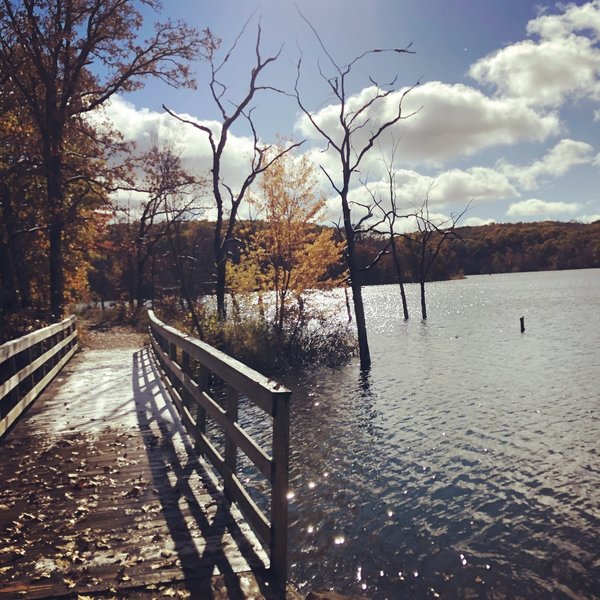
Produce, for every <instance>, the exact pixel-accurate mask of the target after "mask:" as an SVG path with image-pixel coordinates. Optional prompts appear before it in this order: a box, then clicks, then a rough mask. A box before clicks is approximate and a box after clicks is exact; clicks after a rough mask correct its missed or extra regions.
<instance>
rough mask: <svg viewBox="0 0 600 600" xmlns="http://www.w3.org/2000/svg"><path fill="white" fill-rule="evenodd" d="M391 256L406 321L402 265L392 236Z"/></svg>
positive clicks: (406, 307)
mask: <svg viewBox="0 0 600 600" xmlns="http://www.w3.org/2000/svg"><path fill="white" fill-rule="evenodd" d="M392 258H393V259H394V268H395V269H396V276H397V277H398V283H399V285H400V296H401V298H402V310H403V311H404V320H405V321H408V304H407V302H406V292H405V290H404V276H403V275H402V265H401V264H400V257H399V256H398V250H397V248H396V240H395V238H393V237H392Z"/></svg>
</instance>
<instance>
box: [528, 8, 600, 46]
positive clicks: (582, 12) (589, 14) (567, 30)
mask: <svg viewBox="0 0 600 600" xmlns="http://www.w3.org/2000/svg"><path fill="white" fill-rule="evenodd" d="M576 31H588V32H590V33H591V34H592V35H593V37H594V38H595V39H596V40H597V39H598V38H599V36H600V0H592V1H591V2H587V3H585V4H583V5H581V6H578V5H577V4H573V3H571V4H568V5H566V6H565V7H564V11H563V12H562V13H560V14H542V15H540V16H538V17H537V18H536V19H533V20H531V21H530V22H529V23H528V24H527V33H529V34H538V35H539V36H540V37H542V38H546V39H552V38H556V37H565V36H568V35H570V34H572V33H574V32H576Z"/></svg>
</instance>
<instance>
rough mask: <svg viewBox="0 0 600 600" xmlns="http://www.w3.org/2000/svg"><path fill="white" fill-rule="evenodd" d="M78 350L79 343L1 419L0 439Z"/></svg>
mask: <svg viewBox="0 0 600 600" xmlns="http://www.w3.org/2000/svg"><path fill="white" fill-rule="evenodd" d="M76 351H77V345H75V346H73V347H72V348H71V349H70V350H69V352H68V353H67V354H65V356H63V357H62V358H61V360H60V361H59V362H58V363H57V364H56V365H54V367H52V369H51V370H50V371H48V372H47V373H46V375H45V376H44V378H43V379H42V380H40V381H39V382H38V383H37V384H36V385H35V386H34V387H33V388H32V389H31V390H30V391H29V392H28V393H27V394H26V395H25V396H23V397H22V398H21V399H20V400H19V402H18V403H17V404H16V405H15V406H14V407H13V408H12V409H11V410H10V412H9V413H8V414H7V415H5V416H4V417H3V418H2V419H0V439H1V438H2V437H3V436H4V434H5V433H6V432H7V431H8V429H10V427H11V425H12V424H13V423H14V422H15V421H16V420H17V419H18V418H19V416H20V415H21V414H22V413H23V412H24V411H25V410H26V409H27V407H28V406H29V405H30V404H31V403H32V402H33V401H34V400H35V399H36V398H37V396H38V395H39V394H40V392H41V391H42V390H43V389H44V388H45V387H46V386H47V385H48V384H49V383H50V382H51V381H52V379H54V377H55V376H56V375H57V374H58V372H59V371H60V370H61V369H62V368H63V367H64V366H65V365H66V364H67V363H68V362H69V360H70V359H71V357H72V356H73V354H75V352H76Z"/></svg>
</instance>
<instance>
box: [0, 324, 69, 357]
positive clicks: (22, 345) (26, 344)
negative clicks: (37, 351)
mask: <svg viewBox="0 0 600 600" xmlns="http://www.w3.org/2000/svg"><path fill="white" fill-rule="evenodd" d="M75 320H76V318H75V316H70V317H68V318H67V319H64V320H63V321H61V322H60V323H54V324H53V325H48V327H43V328H42V329H38V330H37V331H33V332H32V333H28V334H27V335H24V336H23V337H20V338H17V339H16V340H10V341H9V342H5V343H4V344H2V345H0V362H4V361H5V360H7V359H9V358H10V357H11V356H14V355H15V354H19V352H22V351H23V350H27V348H31V346H34V345H35V344H37V343H39V342H41V341H42V340H45V339H47V338H49V337H51V336H53V335H55V334H57V333H58V332H60V331H62V330H63V329H66V328H67V327H70V326H71V325H73V324H74V323H75Z"/></svg>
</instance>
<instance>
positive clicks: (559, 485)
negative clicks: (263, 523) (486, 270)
mask: <svg viewBox="0 0 600 600" xmlns="http://www.w3.org/2000/svg"><path fill="white" fill-rule="evenodd" d="M427 292H428V308H429V319H428V321H427V322H426V323H424V322H422V321H421V319H420V314H419V304H418V289H417V287H416V286H408V295H409V302H410V311H411V319H410V320H409V321H408V322H404V321H403V319H402V307H401V304H400V295H399V291H398V288H397V287H396V286H382V287H371V288H367V289H365V290H364V294H365V302H366V311H367V321H368V329H369V341H370V346H371V353H372V359H373V367H372V369H371V371H370V373H369V374H368V375H363V376H361V375H360V371H359V368H358V364H357V361H356V360H355V361H353V362H352V363H351V364H349V365H347V366H345V367H343V368H339V369H335V370H332V369H328V368H322V369H318V370H314V371H312V372H310V373H307V374H303V375H301V376H298V375H296V376H290V377H289V378H288V379H287V381H286V382H285V383H286V384H287V385H288V386H289V387H290V388H291V389H292V390H293V397H292V411H291V419H292V422H291V432H292V433H291V486H292V489H293V493H294V497H293V498H292V500H291V504H290V521H291V532H290V535H291V539H290V563H291V577H292V580H293V581H294V583H295V584H296V586H297V587H298V588H300V590H301V591H305V592H306V591H308V590H309V589H313V590H314V589H323V588H334V589H336V590H337V591H339V592H345V593H355V594H361V595H365V596H367V597H369V598H375V599H377V598H390V599H395V598H430V597H431V598H434V597H441V598H600V458H599V451H598V444H599V442H598V440H599V439H600V351H599V349H598V342H599V341H600V315H599V312H598V311H599V299H600V270H583V271H568V272H552V273H522V274H509V275H494V276H477V277H469V278H467V279H465V280H461V281H449V282H440V283H432V284H430V285H429V286H428V288H427ZM342 312H343V311H342ZM521 316H524V317H525V325H526V331H525V333H523V334H521V333H520V329H519V318H520V317H521Z"/></svg>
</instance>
